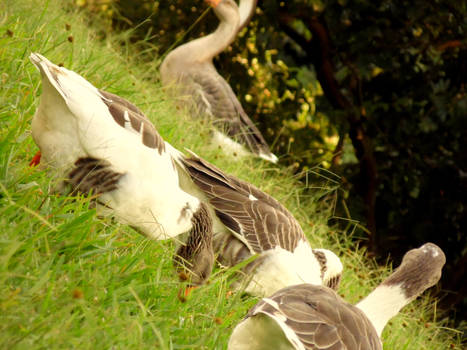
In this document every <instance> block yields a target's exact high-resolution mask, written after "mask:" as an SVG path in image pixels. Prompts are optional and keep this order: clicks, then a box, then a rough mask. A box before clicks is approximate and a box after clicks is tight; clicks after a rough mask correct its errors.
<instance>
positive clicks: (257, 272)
mask: <svg viewBox="0 0 467 350" xmlns="http://www.w3.org/2000/svg"><path fill="white" fill-rule="evenodd" d="M181 162H182V163H183V165H184V168H185V170H186V171H187V173H188V174H189V176H190V177H191V180H190V179H186V177H185V176H182V175H181V176H180V180H181V187H182V188H184V189H186V190H187V191H188V192H190V193H192V194H194V195H196V196H198V197H199V198H200V199H202V200H203V201H206V202H207V200H209V204H210V210H211V216H212V217H213V225H214V226H213V232H214V237H213V245H214V251H215V253H216V254H218V261H219V263H220V264H221V265H224V266H233V265H236V264H238V263H239V262H241V261H244V260H246V259H248V258H249V257H251V256H252V255H255V254H258V255H259V256H258V258H257V259H255V260H254V261H253V262H251V263H250V264H248V265H247V266H246V267H245V269H244V271H245V272H246V273H247V276H248V278H249V282H248V284H247V286H246V289H245V291H246V292H247V293H250V294H253V295H257V296H266V295H270V294H272V293H274V292H275V291H277V290H279V289H281V288H283V287H286V286H290V285H294V284H299V283H313V284H319V285H321V284H325V285H327V286H329V287H332V288H334V289H337V287H338V285H339V282H340V276H341V272H342V264H341V262H340V260H339V258H338V257H337V256H336V255H335V254H334V253H332V252H331V251H329V250H326V249H312V248H311V247H310V244H309V242H308V241H307V239H306V237H305V235H304V233H303V230H302V228H301V227H300V224H299V223H298V222H297V220H296V219H295V218H294V217H293V215H292V214H291V213H290V212H289V211H288V210H287V209H286V208H284V206H282V205H281V204H280V203H279V202H278V201H276V200H275V199H274V198H272V197H271V196H269V195H268V194H266V193H264V192H262V191H261V190H259V189H258V188H256V187H255V186H253V185H251V184H249V183H246V182H244V181H241V180H239V179H237V178H235V177H233V176H231V175H227V174H225V173H224V172H222V171H221V170H220V169H218V168H216V167H215V166H214V165H212V164H210V163H208V162H207V161H205V160H203V159H201V158H200V157H198V156H196V155H195V154H194V153H192V157H191V158H186V157H182V158H181ZM180 174H183V173H182V172H180ZM190 181H193V182H194V184H195V186H196V187H195V188H194V189H193V187H190V186H192V185H190ZM191 184H192V183H191ZM251 276H252V278H251V280H250V277H251Z"/></svg>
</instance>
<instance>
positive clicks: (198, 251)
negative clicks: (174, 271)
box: [174, 203, 214, 285]
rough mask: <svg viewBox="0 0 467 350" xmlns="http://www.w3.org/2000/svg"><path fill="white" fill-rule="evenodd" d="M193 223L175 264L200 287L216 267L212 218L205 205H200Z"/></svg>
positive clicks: (175, 258)
mask: <svg viewBox="0 0 467 350" xmlns="http://www.w3.org/2000/svg"><path fill="white" fill-rule="evenodd" d="M191 222H192V224H193V225H192V228H191V230H190V232H189V236H188V239H187V240H186V242H185V244H183V245H181V246H180V248H179V249H178V251H177V253H176V255H175V257H174V263H175V265H176V266H177V268H178V270H179V272H180V274H181V275H183V276H188V278H189V280H190V283H191V284H193V285H199V284H202V283H203V282H204V281H206V279H208V278H209V276H210V275H211V271H212V267H213V265H214V251H213V247H212V218H211V216H210V214H209V211H208V210H207V208H206V205H205V204H204V203H201V204H200V207H199V209H198V210H197V211H196V212H195V213H194V215H193V217H192V219H191Z"/></svg>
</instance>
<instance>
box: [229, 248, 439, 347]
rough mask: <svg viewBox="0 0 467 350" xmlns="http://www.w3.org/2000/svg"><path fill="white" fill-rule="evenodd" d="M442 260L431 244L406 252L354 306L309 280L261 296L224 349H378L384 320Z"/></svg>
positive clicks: (433, 275) (434, 276) (435, 277)
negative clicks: (371, 290) (391, 269)
mask: <svg viewBox="0 0 467 350" xmlns="http://www.w3.org/2000/svg"><path fill="white" fill-rule="evenodd" d="M445 262H446V257H445V255H444V253H443V251H442V250H441V249H440V248H439V247H438V246H436V245H435V244H433V243H426V244H424V245H422V246H421V247H420V248H418V249H413V250H410V251H409V252H407V253H406V254H405V256H404V258H403V260H402V263H401V265H400V266H399V267H398V268H397V269H396V270H395V271H394V272H393V273H392V275H390V276H389V277H388V278H387V279H386V280H384V281H383V282H382V283H381V284H380V285H379V286H378V287H376V289H374V290H373V292H371V293H370V294H369V295H368V296H367V297H366V298H364V299H363V300H361V301H360V302H359V303H357V304H356V305H355V306H354V305H351V304H349V303H347V302H345V301H344V300H343V299H342V298H341V297H339V296H338V295H337V294H336V293H335V292H334V291H333V290H331V289H329V288H326V287H323V286H315V285H311V284H300V285H296V286H291V287H287V288H284V289H282V290H280V291H278V292H277V293H275V294H273V295H272V296H270V297H267V298H264V299H262V300H261V301H260V302H258V304H256V305H255V306H254V307H253V308H252V309H251V310H250V311H249V312H248V314H247V315H246V317H245V319H244V320H243V321H242V322H240V323H239V324H238V325H237V326H236V327H235V329H234V330H233V332H232V335H231V337H230V339H229V343H228V350H246V349H248V350H260V349H261V350H262V349H277V350H299V349H300V350H305V349H308V350H311V349H313V350H318V349H333V350H340V349H342V350H344V349H347V350H354V349H355V350H357V349H359V350H382V348H383V347H382V342H381V340H380V337H381V332H382V331H383V328H384V327H385V325H386V323H387V322H388V321H389V320H390V319H391V318H392V317H394V316H395V315H397V313H398V312H399V311H400V310H401V309H402V308H403V307H404V306H405V305H407V304H408V303H410V302H411V301H412V300H414V299H415V298H416V297H417V296H418V295H420V294H421V293H423V292H424V291H425V289H427V288H429V287H431V286H433V285H434V284H436V283H437V282H438V281H439V279H440V277H441V269H442V267H443V265H444V263H445Z"/></svg>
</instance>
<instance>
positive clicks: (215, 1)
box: [204, 0, 222, 7]
mask: <svg viewBox="0 0 467 350" xmlns="http://www.w3.org/2000/svg"><path fill="white" fill-rule="evenodd" d="M204 1H206V2H207V3H208V4H209V5H211V6H212V7H216V6H217V5H219V3H220V2H221V1H222V0H204Z"/></svg>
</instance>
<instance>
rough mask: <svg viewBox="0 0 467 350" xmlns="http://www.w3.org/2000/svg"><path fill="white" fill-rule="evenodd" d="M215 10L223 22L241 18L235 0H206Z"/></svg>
mask: <svg viewBox="0 0 467 350" xmlns="http://www.w3.org/2000/svg"><path fill="white" fill-rule="evenodd" d="M204 1H205V2H206V3H208V4H209V5H210V6H211V7H212V8H213V10H214V13H215V14H216V16H217V18H219V21H221V22H227V21H229V20H230V19H231V18H237V20H239V13H238V6H237V4H236V2H235V1H233V0H204Z"/></svg>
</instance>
